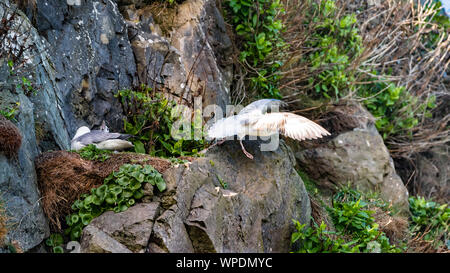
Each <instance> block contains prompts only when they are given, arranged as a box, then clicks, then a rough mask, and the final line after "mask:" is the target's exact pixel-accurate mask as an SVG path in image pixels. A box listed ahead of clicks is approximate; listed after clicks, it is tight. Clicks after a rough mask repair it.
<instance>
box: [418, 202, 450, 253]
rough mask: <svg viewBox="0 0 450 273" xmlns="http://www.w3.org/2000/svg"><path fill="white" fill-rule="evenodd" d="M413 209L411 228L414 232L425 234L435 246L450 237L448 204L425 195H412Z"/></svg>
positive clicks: (425, 238) (427, 239)
mask: <svg viewBox="0 0 450 273" xmlns="http://www.w3.org/2000/svg"><path fill="white" fill-rule="evenodd" d="M409 206H410V211H411V225H410V230H411V231H412V232H413V233H414V234H418V233H421V234H424V233H425V236H424V237H423V239H424V240H426V241H432V242H433V246H434V247H436V248H437V247H439V246H441V245H443V244H445V243H447V241H448V240H449V239H450V238H449V234H448V233H449V230H448V224H449V216H450V208H449V207H448V206H447V204H442V205H441V204H438V203H436V202H433V201H431V200H425V198H423V197H415V196H411V197H410V198H409Z"/></svg>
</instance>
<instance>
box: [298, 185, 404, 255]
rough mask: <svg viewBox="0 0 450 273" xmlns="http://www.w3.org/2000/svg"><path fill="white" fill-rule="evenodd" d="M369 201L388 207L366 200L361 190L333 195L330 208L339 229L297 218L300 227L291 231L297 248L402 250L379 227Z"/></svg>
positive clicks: (340, 250)
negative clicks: (334, 229) (306, 222)
mask: <svg viewBox="0 0 450 273" xmlns="http://www.w3.org/2000/svg"><path fill="white" fill-rule="evenodd" d="M369 205H376V206H381V207H383V208H384V207H385V204H384V202H378V201H375V200H370V201H367V200H365V198H364V196H363V195H362V194H361V193H360V192H359V191H356V190H351V189H343V190H342V191H340V192H338V193H337V194H335V195H334V197H333V203H332V207H331V208H328V211H329V212H330V215H331V218H332V220H333V223H334V225H335V228H336V231H329V230H326V228H327V226H326V225H325V224H324V223H323V222H322V223H321V224H320V225H319V226H318V225H317V224H316V223H314V227H306V224H301V223H299V222H298V221H296V220H294V224H295V226H296V229H297V231H296V232H294V233H293V234H292V237H291V242H292V243H295V242H298V245H299V249H298V250H297V251H296V252H300V253H317V252H352V253H354V252H357V253H359V252H400V251H401V249H400V248H398V247H396V246H395V245H391V244H390V242H389V239H388V238H387V236H386V234H384V232H382V231H380V230H379V226H378V224H377V223H375V219H374V217H373V216H372V214H373V213H374V211H372V210H369V209H368V208H369Z"/></svg>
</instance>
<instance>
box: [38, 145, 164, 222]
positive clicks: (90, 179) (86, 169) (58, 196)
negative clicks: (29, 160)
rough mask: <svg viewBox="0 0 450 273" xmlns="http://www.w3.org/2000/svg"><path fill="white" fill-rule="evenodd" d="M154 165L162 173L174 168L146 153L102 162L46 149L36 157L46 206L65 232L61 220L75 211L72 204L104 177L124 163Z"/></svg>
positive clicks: (127, 154)
mask: <svg viewBox="0 0 450 273" xmlns="http://www.w3.org/2000/svg"><path fill="white" fill-rule="evenodd" d="M127 163H129V164H140V165H152V166H153V167H154V168H155V169H156V170H158V171H159V172H160V173H162V172H164V171H165V170H166V169H168V168H170V166H171V164H170V162H169V161H168V160H165V159H160V158H154V157H150V156H148V155H143V154H132V153H119V154H111V156H110V158H108V159H107V160H105V161H103V162H101V161H88V160H84V159H82V158H81V157H80V155H78V154H77V153H72V152H67V151H54V152H46V153H43V154H42V155H40V156H39V157H38V158H37V159H36V173H37V176H38V186H39V190H40V192H41V194H42V207H43V210H44V213H45V214H46V216H47V217H48V219H49V221H50V226H51V228H52V229H53V230H56V231H61V230H62V225H61V221H62V220H63V219H64V217H65V216H66V215H68V214H70V213H71V206H72V204H73V203H74V202H75V201H76V200H77V199H79V198H80V196H81V195H82V194H84V193H89V192H90V190H91V189H92V188H96V187H98V186H100V185H102V184H103V180H104V179H105V178H106V177H107V176H108V175H109V174H110V173H111V172H113V171H118V170H119V168H120V166H122V165H123V164H127Z"/></svg>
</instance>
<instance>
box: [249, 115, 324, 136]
mask: <svg viewBox="0 0 450 273" xmlns="http://www.w3.org/2000/svg"><path fill="white" fill-rule="evenodd" d="M251 126H252V130H256V131H263V130H268V131H271V130H278V132H280V133H281V134H283V135H285V136H287V137H290V138H293V139H296V140H305V139H317V138H321V137H323V136H328V135H330V133H329V132H328V131H327V130H325V129H324V128H323V127H322V126H320V125H319V124H317V123H315V122H313V121H311V120H309V119H307V118H305V117H302V116H299V115H295V114H292V113H269V114H265V115H263V116H261V117H259V118H258V119H255V121H254V123H253V124H252V125H251Z"/></svg>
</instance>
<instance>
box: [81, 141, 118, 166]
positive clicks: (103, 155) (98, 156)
mask: <svg viewBox="0 0 450 273" xmlns="http://www.w3.org/2000/svg"><path fill="white" fill-rule="evenodd" d="M76 153H78V154H79V155H80V156H81V158H83V159H87V160H99V161H102V162H103V161H105V160H106V159H108V158H109V157H110V156H109V155H110V154H111V151H107V150H100V149H98V148H97V147H96V146H95V145H94V144H89V145H87V146H86V147H84V148H83V149H81V150H79V151H76Z"/></svg>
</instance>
